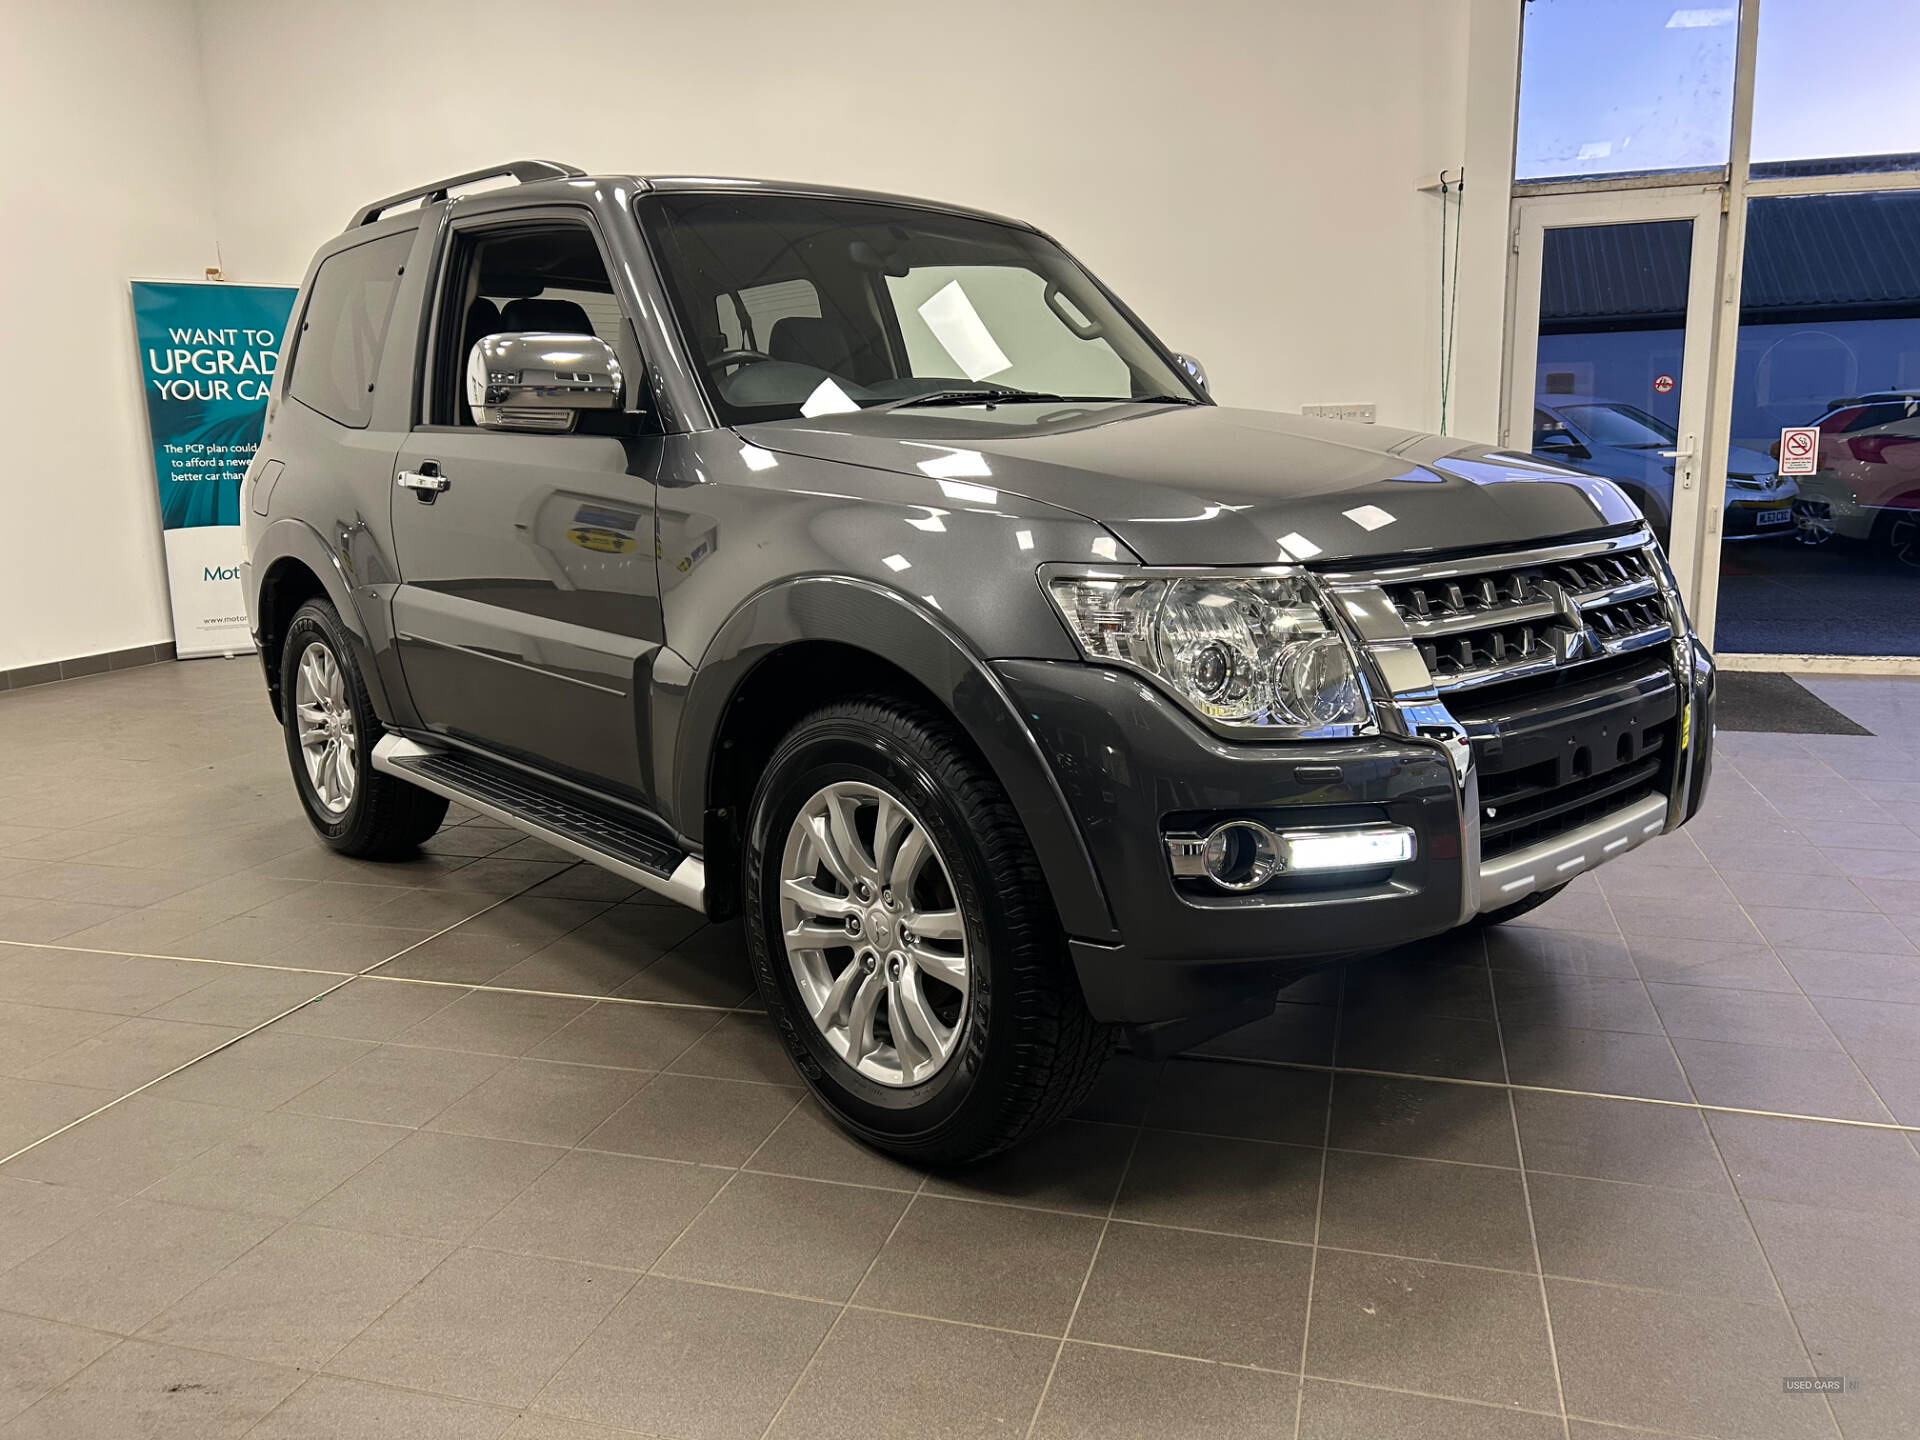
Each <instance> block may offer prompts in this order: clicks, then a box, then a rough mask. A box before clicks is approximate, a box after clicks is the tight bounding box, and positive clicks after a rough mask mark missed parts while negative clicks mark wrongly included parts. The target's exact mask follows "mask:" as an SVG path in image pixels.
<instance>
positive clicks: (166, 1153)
mask: <svg viewBox="0 0 1920 1440" xmlns="http://www.w3.org/2000/svg"><path fill="white" fill-rule="evenodd" d="M246 1123H247V1116H246V1114H245V1112H243V1111H239V1110H225V1109H220V1108H218V1107H216V1106H212V1105H186V1104H181V1103H180V1102H178V1101H173V1100H159V1099H156V1098H154V1097H153V1096H151V1095H134V1096H131V1097H129V1098H128V1099H125V1100H122V1101H120V1102H119V1103H118V1104H116V1105H113V1106H112V1107H110V1108H109V1109H106V1110H103V1111H101V1112H100V1113H99V1114H98V1115H95V1116H94V1117H93V1118H92V1119H90V1120H88V1121H86V1122H85V1123H84V1124H81V1125H76V1126H74V1127H73V1129H71V1130H69V1131H67V1132H66V1133H65V1134H63V1135H56V1136H54V1137H53V1138H52V1139H50V1140H48V1141H46V1142H45V1143H44V1144H41V1145H37V1146H35V1147H34V1148H33V1149H31V1150H29V1151H28V1152H27V1153H26V1154H24V1155H22V1156H20V1157H19V1158H18V1159H16V1160H14V1161H12V1162H11V1163H9V1165H8V1166H7V1171H6V1173H7V1174H9V1175H13V1176H17V1177H19V1178H20V1179H23V1180H44V1181H47V1182H49V1183H51V1184H55V1185H77V1186H80V1187H82V1188H84V1189H88V1190H102V1191H108V1192H111V1193H113V1194H117V1195H132V1194H135V1193H136V1192H138V1191H141V1190H144V1189H146V1187H147V1186H149V1185H151V1184H153V1182H154V1181H156V1180H158V1179H160V1178H161V1177H162V1176H164V1175H166V1174H168V1173H170V1172H171V1171H173V1170H175V1169H178V1168H179V1167H180V1166H181V1165H184V1164H186V1162H187V1161H189V1160H191V1159H193V1158H194V1156H196V1155H199V1154H202V1153H204V1152H205V1151H208V1150H211V1149H212V1148H213V1147H214V1146H215V1145H218V1144H220V1143H221V1142H222V1141H223V1140H226V1139H229V1138H230V1137H232V1136H233V1135H235V1134H237V1133H238V1132H239V1131H240V1129H241V1128H242V1127H243V1126H245V1125H246Z"/></svg>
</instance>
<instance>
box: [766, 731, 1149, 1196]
mask: <svg viewBox="0 0 1920 1440" xmlns="http://www.w3.org/2000/svg"><path fill="white" fill-rule="evenodd" d="M743 872H744V873H743V876H742V890H743V895H742V900H743V909H744V910H745V919H746V930H747V951H748V955H749V958H750V959H751V961H752V964H753V971H754V978H755V979H756V980H757V981H758V982H759V987H760V995H761V998H762V1000H763V1001H764V1002H765V1004H766V1007H767V1015H768V1018H769V1019H770V1020H771V1021H772V1022H773V1025H774V1028H775V1030H776V1031H777V1032H778V1034H779V1036H780V1039H781V1041H782V1043H783V1044H784V1045H785V1046H786V1048H787V1053H788V1054H789V1056H791V1058H792V1060H793V1062H794V1065H795V1067H796V1068H797V1069H798V1070H799V1071H800V1074H801V1077H802V1078H803V1079H804V1080H805V1081H806V1083H807V1085H808V1086H809V1087H810V1088H811V1089H812V1091H813V1093H814V1094H815V1096H817V1097H818V1098H819V1100H820V1102H821V1103H822V1105H823V1106H824V1107H825V1108H826V1109H827V1110H828V1111H829V1112H830V1113H831V1114H832V1115H833V1116H834V1118H835V1119H836V1120H838V1121H839V1122H840V1124H841V1125H843V1126H844V1127H845V1128H847V1129H848V1130H850V1131H852V1132H853V1133H854V1134H855V1135H856V1136H858V1137H859V1138H860V1139H862V1140H864V1141H866V1142H867V1143H869V1144H872V1145H876V1146H879V1147H881V1148H883V1149H886V1150H890V1151H892V1152H893V1153H895V1154H897V1155H900V1156H902V1157H904V1158H906V1159H909V1160H912V1161H915V1162H917V1163H920V1164H928V1165H943V1164H959V1163H964V1162H966V1161H971V1160H978V1159H981V1158H983V1157H985V1156H988V1155H991V1154H993V1153H995V1152H996V1151H999V1150H1003V1149H1005V1148H1006V1147H1008V1146H1009V1145H1012V1144H1015V1143H1016V1142H1018V1141H1020V1140H1022V1139H1024V1138H1025V1137H1026V1136H1028V1135H1030V1134H1033V1133H1034V1132H1035V1131H1038V1130H1040V1129H1042V1128H1044V1127H1045V1126H1047V1125H1049V1124H1052V1123H1053V1122H1054V1121H1055V1120H1058V1119H1060V1118H1062V1117H1063V1116H1065V1115H1067V1114H1069V1113H1071V1112H1072V1111H1073V1109H1074V1108H1075V1107H1076V1106H1078V1105H1079V1103H1080V1101H1081V1100H1082V1099H1084V1098H1085V1096H1086V1094H1087V1091H1088V1090H1089V1089H1090V1088H1091V1087H1092V1085H1093V1082H1094V1080H1095V1079H1097V1078H1098V1076H1099V1073H1100V1067H1101V1064H1102V1062H1103V1061H1104V1060H1105V1058H1106V1055H1107V1052H1108V1050H1109V1049H1110V1048H1111V1044H1112V1031H1111V1030H1110V1028H1109V1027H1107V1026H1105V1025H1101V1024H1099V1023H1098V1022H1096V1021H1095V1020H1094V1019H1093V1017H1092V1016H1091V1015H1089V1014H1088V1013H1087V1007H1086V1002H1085V1000H1084V999H1083V998H1082V996H1081V994H1080V986H1079V981H1078V980H1077V979H1076V977H1075V975H1074V971H1073V964H1072V960H1071V958H1070V956H1069V955H1068V953H1067V944H1066V935H1065V933H1064V932H1063V931H1062V929H1061V927H1060V920H1059V917H1058V916H1057V915H1056V914H1055V912H1054V908H1053V899H1052V896H1051V895H1050V894H1049V893H1048V891H1047V886H1046V881H1045V879H1044V878H1043V877H1042V876H1041V873H1040V865H1039V861H1038V860H1037V859H1036V858H1035V856H1034V853H1033V847H1032V845H1031V844H1030V843H1029V842H1028V840H1027V835H1026V830H1025V828H1024V827H1023V826H1022V825H1021V824H1020V820H1019V817H1018V816H1017V815H1016V814H1015V813H1014V810H1013V804H1012V802H1011V801H1010V800H1009V799H1008V797H1007V793H1006V791H1005V790H1004V789H1002V788H1001V786H1000V783H999V781H998V779H997V778H995V776H994V775H993V773H992V771H990V770H988V769H987V767H986V765H985V764H984V763H983V762H982V761H981V759H980V757H979V755H978V754H977V753H976V752H975V751H974V750H973V749H972V747H971V746H970V745H969V744H968V743H967V741H966V738H965V737H964V736H963V735H962V734H961V733H960V732H959V731H958V730H957V729H956V728H955V727H954V725H953V723H952V722H951V721H950V720H949V719H948V718H947V717H946V716H944V715H941V714H939V713H937V712H935V711H933V710H931V709H927V708H923V707H921V706H918V705H913V704H909V703H906V702H903V701H899V700H894V699H891V698H878V697H876V698H872V699H864V700H849V701H844V702H841V703H838V704H834V705H829V706H826V707H824V708H823V709H821V710H818V711H815V712H814V713H813V714H812V715H809V716H808V717H806V719H804V720H802V721H801V722H800V723H799V724H798V725H796V726H795V727H794V729H793V730H792V731H791V732H790V733H789V734H788V735H787V737H786V738H785V739H784V740H782V741H781V743H780V745H779V746H778V747H777V748H776V749H775V751H774V753H773V756H772V757H771V759H769V761H768V762H767V764H766V767H765V769H764V770H763V771H762V773H761V776H760V781H759V785H758V787H757V788H756V790H755V792H754V796H753V803H752V807H751V809H750V811H749V814H748V816H747V825H746V854H745V857H744V864H743Z"/></svg>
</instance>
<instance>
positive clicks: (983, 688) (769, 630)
mask: <svg viewBox="0 0 1920 1440" xmlns="http://www.w3.org/2000/svg"><path fill="white" fill-rule="evenodd" d="M809 641H829V642H832V643H834V644H838V645H841V646H844V647H847V648H849V649H853V650H858V651H864V652H867V653H869V654H872V655H874V656H876V657H877V658H879V659H881V660H883V661H885V662H887V663H888V664H889V665H891V666H893V667H895V668H897V669H898V670H900V671H902V672H904V673H905V674H907V675H908V676H909V677H911V678H912V679H913V680H914V681H915V682H917V683H918V684H919V685H921V686H922V687H924V688H925V689H926V690H927V691H928V692H929V693H930V694H932V696H933V697H934V698H935V699H936V700H937V701H939V702H940V704H941V705H943V706H944V707H945V708H946V710H947V713H948V714H949V715H950V716H951V717H952V718H953V719H954V720H955V721H956V722H957V723H958V724H959V726H960V728H961V729H962V730H963V731H964V732H965V733H966V735H967V737H968V739H969V740H971V741H972V743H973V745H974V746H975V748H976V749H978V750H979V752H980V754H981V755H982V757H983V758H984V759H985V760H986V762H987V764H988V766H989V767H990V768H991V769H992V770H993V772H994V774H995V776H996V777H997V778H998V779H999V781H1000V783H1001V785H1002V786H1004V787H1005V788H1006V791H1007V794H1008V796H1009V797H1010V798H1011V799H1012V801H1013V805H1014V809H1015V811H1016V813H1017V814H1018V815H1019V816H1020V820H1021V823H1022V824H1023V825H1024V826H1025V827H1026V831H1027V836H1028V839H1029V841H1030V842H1031V843H1032V845H1033V848H1034V853H1035V854H1036V855H1037V856H1038V858H1039V861H1040V867H1041V870H1042V873H1043V874H1044V875H1045V876H1046V879H1047V884H1048V888H1049V889H1050V890H1051V891H1052V893H1053V899H1054V905H1055V907H1056V909H1057V910H1058V911H1059V915H1060V920H1061V923H1062V925H1063V926H1064V927H1065V928H1066V930H1067V933H1068V934H1070V935H1075V936H1079V937H1081V938H1085V939H1108V940H1110V939H1113V938H1116V937H1117V935H1118V931H1117V930H1116V928H1115V926H1114V920H1113V913H1112V910H1111V909H1110V907H1109V906H1108V904H1107V899H1106V892H1105V890H1104V888H1103V886H1102V885H1101V882H1100V877H1099V873H1098V871H1097V870H1096V869H1095V868H1094V863H1093V856H1092V853H1091V852H1090V851H1089V849H1088V848H1087V844H1086V839H1085V837H1084V835H1082V833H1081V830H1080V827H1079V824H1078V823H1077V822H1076V821H1075V820H1074V818H1073V815H1072V812H1071V810H1070V809H1069V807H1068V805H1067V799H1066V795H1065V794H1064V792H1063V791H1062V790H1061V789H1060V785H1059V782H1058V781H1057V780H1056V779H1055V777H1054V774H1053V770H1052V767H1051V766H1050V765H1049V764H1048V763H1047V760H1046V758H1045V756H1044V755H1043V754H1042V753H1041V750H1040V747H1039V744H1038V742H1037V741H1036V740H1035V739H1034V737H1033V734H1032V732H1031V731H1030V730H1029V729H1028V728H1027V726H1026V725H1025V724H1023V723H1022V721H1021V719H1020V712H1019V709H1018V707H1017V706H1016V705H1015V703H1014V700H1013V697H1012V696H1011V695H1010V694H1009V693H1008V691H1007V689H1006V687H1005V685H1004V684H1003V683H1002V682H1001V680H1000V677H999V676H998V675H996V674H995V673H994V671H993V668H992V667H991V666H990V665H988V664H987V662H986V661H985V660H984V659H982V658H981V657H980V656H978V655H977V654H975V653H974V652H973V650H972V649H971V648H970V647H969V646H968V645H967V644H966V643H965V642H964V641H963V640H961V638H960V637H959V636H958V635H957V634H956V633H955V632H954V630H953V629H952V628H951V627H950V626H949V625H947V624H945V623H944V622H943V621H942V620H941V619H940V618H939V617H938V616H937V615H935V614H934V613H933V612H932V611H930V610H928V609H925V608H923V607H920V606H917V605H914V604H913V603H912V602H911V601H909V600H908V599H907V598H906V597H904V596H902V595H900V594H899V593H898V592H896V591H893V590H889V589H887V588H886V587H884V586H882V585H878V584H875V583H874V582H872V581H869V580H862V579H856V578H852V577H844V576H831V575H825V576H809V577H804V578H800V579H795V580H789V581H783V582H781V583H779V584H777V585H773V586H769V587H768V588H766V589H764V590H761V591H759V592H757V593H755V594H754V595H752V596H750V597H748V599H747V600H745V601H744V602H742V604H741V605H740V606H739V607H738V608H737V609H736V610H735V611H734V612H733V613H732V615H730V616H729V617H728V618H727V620H726V621H725V622H724V623H723V624H722V625H721V626H720V628H719V629H718V630H717V631H716V632H715V634H714V637H713V639H712V641H711V642H710V643H709V644H708V646H707V648H706V651H705V653H704V654H703V655H702V657H701V660H700V664H699V665H698V667H697V668H696V669H695V670H694V672H693V674H692V676H691V678H690V682H689V686H688V690H687V693H686V696H685V700H684V702H683V706H682V709H681V713H680V715H679V717H678V726H677V735H676V740H675V753H674V766H673V777H674V780H673V785H674V816H675V819H676V823H677V824H678V825H679V826H680V827H681V829H683V830H685V831H688V832H690V833H691V838H692V839H693V840H694V841H695V842H696V843H699V842H700V841H702V840H703V839H704V835H705V827H706V824H707V820H708V811H709V808H710V806H711V804H712V798H713V796H714V794H715V785H716V779H717V770H716V767H717V764H718V761H719V755H720V751H719V746H718V744H717V743H716V742H717V741H718V738H719V735H720V733H721V729H722V725H723V722H724V720H725V718H726V714H727V711H728V709H729V708H730V707H731V706H732V705H733V703H734V701H735V699H736V697H737V696H739V694H740V693H741V690H742V687H743V686H745V685H746V684H747V682H748V680H749V678H750V677H751V676H752V675H753V674H754V672H755V671H757V670H758V669H759V667H760V666H761V665H762V664H763V663H765V662H766V661H768V660H770V659H772V658H773V657H774V656H775V655H777V654H779V653H780V652H781V651H783V650H786V649H788V648H789V647H791V646H794V645H798V644H802V643H806V642H809Z"/></svg>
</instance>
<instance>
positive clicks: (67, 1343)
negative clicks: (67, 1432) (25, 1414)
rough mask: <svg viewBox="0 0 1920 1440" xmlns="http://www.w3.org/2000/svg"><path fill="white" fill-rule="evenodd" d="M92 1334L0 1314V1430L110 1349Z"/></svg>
mask: <svg viewBox="0 0 1920 1440" xmlns="http://www.w3.org/2000/svg"><path fill="white" fill-rule="evenodd" d="M113 1344H114V1342H113V1339H112V1337H111V1336H107V1335H102V1334H100V1333H99V1332H98V1331H94V1330H80V1329H76V1328H74V1327H73V1326H71V1325H58V1324H55V1323H54V1322H53V1321H51V1320H35V1319H32V1318H31V1317H29V1316H26V1315H8V1314H4V1313H0V1424H4V1423H6V1422H7V1421H8V1420H11V1419H12V1418H13V1417H14V1416H15V1415H18V1414H19V1413H20V1412H21V1411H22V1410H24V1409H26V1408H27V1407H28V1406H29V1405H31V1404H33V1402H34V1401H36V1400H38V1399H39V1398H40V1397H41V1396H42V1395H45V1394H46V1393H47V1392H48V1391H49V1390H51V1389H53V1388H54V1386H56V1385H58V1384H60V1383H61V1382H62V1381H65V1380H68V1379H71V1378H72V1377H73V1376H74V1375H76V1374H78V1373H79V1372H80V1371H81V1370H83V1369H84V1368H86V1367H87V1366H88V1365H90V1364H92V1363H93V1362H94V1361H95V1360H98V1359H99V1358H100V1357H101V1356H102V1355H104V1354H105V1353H106V1352H107V1351H108V1350H111V1349H112V1348H113Z"/></svg>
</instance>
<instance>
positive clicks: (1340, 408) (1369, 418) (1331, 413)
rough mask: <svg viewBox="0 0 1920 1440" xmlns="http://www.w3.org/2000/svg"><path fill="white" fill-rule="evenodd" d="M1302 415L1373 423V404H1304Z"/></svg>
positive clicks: (1364, 423)
mask: <svg viewBox="0 0 1920 1440" xmlns="http://www.w3.org/2000/svg"><path fill="white" fill-rule="evenodd" d="M1300 413H1301V414H1302V415H1312V416H1314V417H1315V418H1317V419H1320V420H1357V421H1358V422H1359V423H1360V424H1362V425H1371V424H1373V405H1372V404H1371V403H1368V404H1365V405H1302V406H1301V407H1300Z"/></svg>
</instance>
